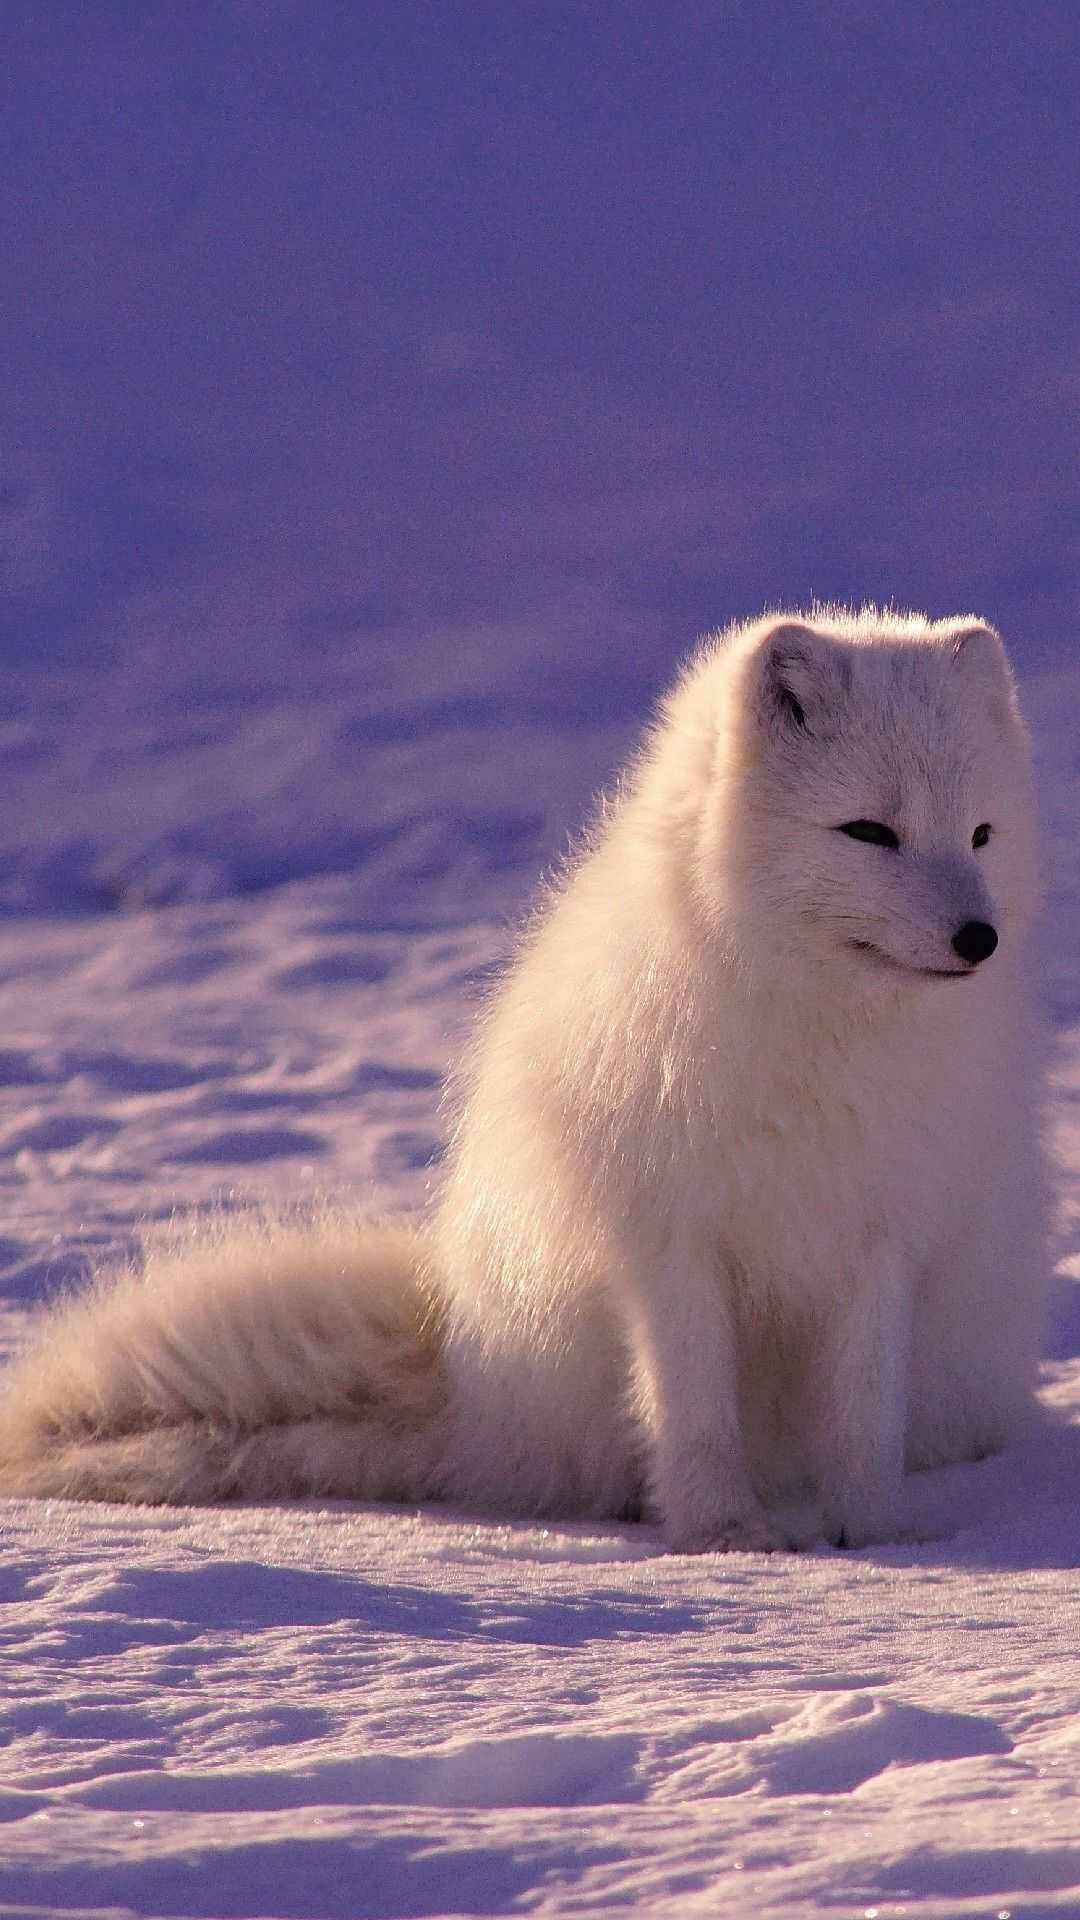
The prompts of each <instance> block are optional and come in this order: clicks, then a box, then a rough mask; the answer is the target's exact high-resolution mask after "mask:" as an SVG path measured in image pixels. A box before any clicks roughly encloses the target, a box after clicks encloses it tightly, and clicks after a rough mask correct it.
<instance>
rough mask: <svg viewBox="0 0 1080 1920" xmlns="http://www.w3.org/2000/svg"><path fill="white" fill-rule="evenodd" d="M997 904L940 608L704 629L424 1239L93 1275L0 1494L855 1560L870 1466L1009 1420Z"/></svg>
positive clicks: (1019, 882)
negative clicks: (971, 934)
mask: <svg viewBox="0 0 1080 1920" xmlns="http://www.w3.org/2000/svg"><path fill="white" fill-rule="evenodd" d="M858 819H869V820H874V821H878V822H882V823H884V824H886V825H888V826H889V827H890V828H891V829H892V830H893V831H894V833H895V834H896V836H897V839H898V842H899V844H898V846H897V847H896V848H895V849H894V848H891V847H887V846H879V845H873V844H866V843H864V842H861V841H858V840H853V839H852V838H850V837H849V836H848V835H846V834H844V833H841V832H838V831H837V828H838V827H840V826H842V825H843V824H845V823H847V822H850V821H852V820H858ZM984 823H987V824H989V825H990V827H991V829H992V831H991V834H990V837H989V840H988V842H987V844H986V845H985V847H983V848H981V849H979V850H975V849H973V846H972V837H973V834H974V833H975V829H976V828H977V827H979V826H980V825H982V824H984ZM1036 892H1037V881H1036V859H1035V845H1034V822H1033V809H1032V800H1031V791H1030V775H1029V765H1028V743H1027V739H1026V736H1025V732H1024V729H1023V726H1022V723H1021V721H1020V719H1019V717H1018V714H1017V709H1016V701H1015V693H1014V689H1013V684H1012V679H1011V675H1010V673H1009V669H1008V666H1007V664H1006V661H1005V656H1004V652H1003V650H1002V647H1001V644H1000V641H999V640H998V638H997V636H996V635H995V634H994V633H993V632H992V631H991V630H990V629H988V628H987V627H985V626H984V625H983V624H982V623H981V622H979V621H977V620H974V619H963V620H954V621H947V622H938V623H930V622H928V621H926V620H924V619H922V618H921V617H919V616H905V617H897V616H894V615H892V614H884V613H881V612H879V611H877V610H876V609H873V608H868V609H865V610H864V611H862V612H861V613H850V612H847V611H844V610H841V609H836V608H815V609H814V610H812V612H811V613H809V614H791V615H775V616H770V617H768V618H766V619H763V620H759V621H757V622H754V623H752V624H750V625H748V626H746V627H743V628H739V629H737V630H733V631H731V632H729V633H726V634H724V635H720V636H717V637H716V638H714V639H712V640H710V641H708V642H706V644H705V645H704V646H703V647H702V648H701V650H700V651H699V652H698V654H697V655H696V657H695V658H694V660H693V661H692V662H691V664H690V666H689V668H688V670H687V672H686V673H685V674H684V676H683V678H682V680H681V681H680V682H679V684H678V686H677V687H676V688H675V690H674V692H673V693H672V694H671V695H670V697H669V699H668V700H667V701H666V703H665V705H664V708H663V711H662V714H661V716H660V719H659V721H658V723H657V725H656V726H655V728H654V729H653V731H652V732H651V734H650V735H649V737H648V739H647V740H646V742H645V744H644V747H643V749H642V751H641V754H640V756H639V758H638V760H637V762H636V764H635V765H634V767H633V768H632V769H631V770H630V772H629V773H628V775H627V777H626V779H625V781H624V783H623V785H622V788H621V790H620V792H619V794H618V795H617V796H616V797H615V798H614V799H613V800H612V801H610V802H609V803H608V804H607V805H606V806H605V808H604V809H603V811H602V813H601V816H600V818H599V821H598V824H597V826H596V828H595V830H594V832H593V834H592V836H591V838H590V840H589V842H588V844H587V845H586V847H585V849H584V850H583V852H582V853H581V854H580V856H579V857H578V858H577V859H575V860H574V861H573V862H572V863H571V864H570V866H569V867H568V870H567V872H566V874H565V875H564V876H563V878H562V879H561V880H560V881H559V882H558V884H556V885H555V886H553V887H552V888H551V889H550V891H549V893H548V895H547V896H546V897H545V898H544V899H543V901H542V902H541V904H540V906H539V908H538V910H537V912H536V914H535V915H534V918H533V920H532V922H531V924H530V926H529V928H528V930H527V932H526V934H525V936H524V937H523V939H522V942H521V944H520V948H519V951H518V953H517V956H516V958H515V960H514V962H513V964H512V966H511V967H510V969H509V971H508V974H507V976H506V978H505V980H504V983H503V985H502V986H501V988H500V989H499V990H498V992H497V993H496V994H495V995H494V997H493V999H492V1001H491V1004H490V1006H489V1008H488V1011H487V1013H486V1015H485V1016H484V1018H483V1019H482V1020H481V1022H480V1023H479V1026H478V1029H477V1032H476V1035H475V1038H474V1041H473V1044H472V1046H471V1048H470V1050H469V1053H468V1056H467V1058H466V1060H465V1062H464V1064H463V1066H462V1069H461V1071H460V1074H459V1076H458V1078H457V1080H456V1082H455V1085H454V1088H453V1091H452V1095H451V1102H450V1104H451V1110H452V1113H453V1115H454V1124H453V1141H452V1149H451V1154H450V1159H449V1168H448V1173H447V1176H446V1179H445V1183H444V1187H443V1191H442V1194H441V1198H440V1200H439V1203H438V1206H437V1208H436V1211H435V1214H434V1216H433V1219H432V1221H431V1223H430V1225H429V1226H428V1227H426V1228H424V1229H422V1230H420V1231H418V1232H415V1233H412V1232H410V1231H409V1230H407V1229H405V1228H402V1227H379V1226H377V1225H370V1224H367V1225H365V1224H364V1223H362V1222H350V1221H348V1220H342V1219H341V1218H340V1217H339V1216H329V1215H328V1216H324V1217H323V1218H321V1219H317V1220H315V1221H313V1222H311V1223H310V1224H309V1225H308V1226H307V1227H305V1228H298V1227H296V1226H287V1225H284V1226H283V1225H281V1224H274V1223H260V1222H250V1221H249V1222H240V1223H237V1224H232V1225H230V1224H228V1223H222V1224H219V1225H218V1226H217V1227H216V1228H215V1229H214V1230H213V1231H212V1233H211V1234H210V1235H208V1236H205V1235H204V1237H202V1238H201V1239H200V1238H199V1237H198V1236H196V1237H194V1238H193V1239H192V1241H191V1242H190V1243H189V1244H188V1245H187V1246H185V1247H182V1248H180V1249H179V1250H178V1251H176V1250H174V1251H172V1252H169V1253H166V1254H165V1255H160V1254H152V1255H151V1258H150V1260H149V1263H148V1266H147V1270H146V1274H145V1277H143V1278H139V1277H136V1276H135V1275H125V1276H122V1277H121V1278H120V1279H119V1280H106V1281H104V1282H101V1283H99V1285H98V1286H97V1288H96V1289H95V1290H94V1291H93V1292H92V1293H91V1294H90V1296H89V1297H88V1298H87V1299H85V1300H82V1301H75V1302H74V1303H69V1304H68V1305H66V1306H65V1307H63V1308H62V1309H61V1310H60V1311H59V1313H58V1314H57V1315H55V1316H54V1317H52V1318H51V1319H49V1320H47V1321H46V1323H45V1326H44V1329H43V1331H42V1333H41V1336H40V1338H39V1340H38V1342H37V1343H36V1345H35V1347H34V1348H33V1349H32V1350H31V1352H30V1353H29V1354H28V1355H27V1356H26V1357H25V1358H24V1359H23V1360H22V1361H21V1362H20V1363H19V1364H18V1365H17V1366H16V1368H15V1370H14V1372H13V1375H12V1378H11V1383H10V1386H9V1389H8V1393H7V1398H6V1410H5V1412H4V1413H3V1414H2V1415H0V1486H2V1487H3V1488H5V1489H7V1490H9V1491H26V1492H48V1493H54V1494H71V1495H80V1496H85V1497H90V1496H97V1497H107V1498H117V1499H131V1500H150V1501H154V1500H171V1501H184V1500H210V1499H218V1498H224V1497H229V1496H233V1497H236V1496H239V1497H245V1498H269V1497H273V1496H276V1495H286V1494H297V1493H305V1492H306V1493H314V1494H344V1495H349V1494H351V1495H355V1496H357V1497H360V1498H398V1499H410V1500H421V1499H429V1498H442V1499H450V1500H454V1501H457V1502H459V1503H461V1504H465V1505H469V1506H473V1507H476V1508H484V1509H496V1510H501V1511H508V1512H513V1513H521V1514H562V1515H574V1514H576V1515H581V1516H592V1517H602V1516H632V1515H636V1514H646V1515H653V1516H656V1517H658V1518H659V1519H661V1520H662V1521H663V1522H664V1524H665V1526H666V1529H667V1533H668V1536H669V1538H670V1540H671V1542H672V1544H673V1545H675V1546H676V1547H679V1548H683V1549H687V1550H694V1549H701V1548H708V1547H776V1546H784V1545H790V1544H798V1543H800V1542H802V1541H804V1540H806V1539H809V1538H811V1537H813V1536H814V1535H815V1534H817V1533H824V1534H825V1535H826V1537H828V1538H830V1539H832V1540H835V1541H843V1542H845V1543H847V1544H849V1545H857V1544H861V1543H864V1542H866V1541H869V1540H874V1539H881V1538H890V1537H893V1536H894V1535H895V1533H896V1531H897V1529H898V1527H899V1525H900V1524H901V1517H902V1508H901V1504H900V1498H899V1496H900V1485H901V1476H902V1471H903V1466H904V1462H905V1457H906V1462H907V1465H908V1466H910V1467H918V1466H925V1465H930V1464H934V1463H936V1462H941V1461H947V1460H956V1459H963V1458H969V1457H978V1456H979V1455H980V1454H982V1453H984V1452H987V1451H989V1450H991V1449H993V1448H996V1447H999V1446H1000V1445H1001V1444H1002V1443H1003V1442H1004V1441H1005V1440H1006V1439H1007V1437H1008V1436H1009V1434H1010V1433H1012V1432H1013V1431H1014V1430H1015V1429H1016V1427H1017V1425H1018V1424H1019V1423H1020V1422H1021V1421H1022V1420H1023V1418H1024V1417H1025V1414H1026V1413H1027V1411H1028V1408H1029V1405H1030V1395H1031V1387H1032V1381H1033V1375H1034V1367H1035V1358H1036V1352H1037V1345H1038V1338H1039V1332H1040V1326H1041V1319H1042V1309H1043V1297H1044V1281H1045V1265H1044V1252H1043V1246H1042V1239H1041V1206H1042V1190H1041V1177H1040V1158H1039V1153H1038V1144H1037V1138H1036V1132H1037V1129H1036V1117H1035V1100H1036V1048H1035V1043H1034V1037H1033V1031H1032V1024H1031V1020H1030V1015H1029V1011H1028V1006H1027V997H1026V987H1025V978H1026V970H1027V969H1026V959H1025V951H1024V949H1025V935H1026V933H1027V930H1028V926H1029V923H1030V920H1031V917H1032V914H1033V911H1034V907H1035V903H1036ZM971 920H976V921H980V922H986V923H988V924H990V925H992V926H993V927H994V928H995V929H996V931H997V934H998V936H999V944H998V947H997V951H996V952H995V953H994V954H993V955H992V956H991V957H990V958H988V959H987V960H985V961H984V962H983V963H982V965H981V966H979V967H976V968H974V969H973V968H970V967H969V966H968V965H967V964H966V963H965V962H964V961H962V960H961V959H960V958H959V957H958V955H957V952H956V951H955V950H954V948H953V947H952V945H951V941H952V937H953V935H954V933H955V932H956V931H957V929H958V928H959V927H960V926H961V925H962V924H963V923H964V922H967V921H971Z"/></svg>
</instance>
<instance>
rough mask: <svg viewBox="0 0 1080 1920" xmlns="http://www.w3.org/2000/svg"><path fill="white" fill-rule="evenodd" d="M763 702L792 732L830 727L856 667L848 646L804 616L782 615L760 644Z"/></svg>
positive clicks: (772, 718)
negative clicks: (852, 667) (850, 661)
mask: <svg viewBox="0 0 1080 1920" xmlns="http://www.w3.org/2000/svg"><path fill="white" fill-rule="evenodd" d="M757 667H758V680H757V689H758V704H759V707H760V710H761V712H762V715H763V716H764V718H765V720H766V722H767V723H768V725H769V726H770V727H771V728H772V729H773V730H774V731H776V732H778V733H781V734H786V735H788V736H789V737H793V736H797V735H799V734H808V735H810V736H811V737H813V736H814V735H816V734H821V733H822V732H828V731H829V730H830V729H829V725H828V722H829V720H830V718H831V716H832V715H833V714H834V713H835V710H836V705H837V701H838V700H839V699H840V698H842V696H843V694H844V693H845V692H846V691H847V687H848V684H849V681H850V677H851V675H850V669H849V666H848V662H847V659H846V657H845V655H844V652H843V649H842V648H840V647H838V646H837V645H836V643H835V641H833V640H830V639H829V637H828V635H827V634H823V633H816V632H815V631H814V628H813V627H804V626H803V625H802V623H801V622H800V621H798V620H778V621H777V622H776V624H775V626H772V627H767V628H766V629H765V631H764V632H763V633H762V634H761V635H760V637H759V641H758V647H757Z"/></svg>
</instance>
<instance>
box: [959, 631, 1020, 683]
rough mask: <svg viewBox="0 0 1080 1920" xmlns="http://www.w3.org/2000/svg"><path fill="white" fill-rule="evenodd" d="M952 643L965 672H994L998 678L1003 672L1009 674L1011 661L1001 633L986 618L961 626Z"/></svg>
mask: <svg viewBox="0 0 1080 1920" xmlns="http://www.w3.org/2000/svg"><path fill="white" fill-rule="evenodd" d="M952 645H953V652H954V653H955V655H956V658H957V662H958V663H959V665H960V666H961V667H962V668H963V670H964V672H965V673H971V674H976V673H983V674H993V675H994V676H995V678H996V679H998V680H1000V679H1001V677H1002V674H1003V672H1004V674H1005V675H1006V676H1007V675H1008V672H1009V663H1008V661H1007V659H1006V657H1005V648H1004V647H1003V645H1002V642H1001V635H1000V633H998V632H997V631H996V630H995V629H994V628H993V627H991V626H988V625H987V624H986V622H985V621H984V620H973V621H972V623H971V625H970V626H966V627H961V628H960V629H959V631H958V632H957V633H956V634H955V635H954V636H953V642H952Z"/></svg>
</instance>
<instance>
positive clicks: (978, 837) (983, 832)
mask: <svg viewBox="0 0 1080 1920" xmlns="http://www.w3.org/2000/svg"><path fill="white" fill-rule="evenodd" d="M992 832H993V828H992V826H991V825H990V822H989V821H988V820H984V821H983V823H982V826H981V827H976V829H975V831H974V833H973V834H972V836H971V844H972V846H973V847H974V848H975V849H976V851H977V850H978V848H979V847H985V845H986V843H987V841H988V840H989V838H990V835H991V834H992Z"/></svg>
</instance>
